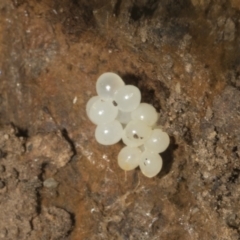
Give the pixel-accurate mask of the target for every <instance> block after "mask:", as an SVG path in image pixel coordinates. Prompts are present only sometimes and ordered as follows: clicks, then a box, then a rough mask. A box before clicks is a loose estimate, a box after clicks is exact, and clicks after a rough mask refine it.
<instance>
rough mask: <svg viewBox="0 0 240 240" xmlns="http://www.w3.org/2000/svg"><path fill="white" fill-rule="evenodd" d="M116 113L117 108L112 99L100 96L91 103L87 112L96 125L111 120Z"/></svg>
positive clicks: (114, 117)
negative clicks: (104, 98)
mask: <svg viewBox="0 0 240 240" xmlns="http://www.w3.org/2000/svg"><path fill="white" fill-rule="evenodd" d="M89 105H90V104H89ZM117 115H118V108H117V107H116V106H114V104H113V101H112V100H110V99H109V100H103V99H100V98H99V99H97V100H96V101H95V102H93V103H92V105H91V107H90V109H89V113H88V116H89V118H90V120H91V121H92V122H93V123H95V124H97V125H99V124H103V123H109V122H112V121H113V120H114V119H116V117H117Z"/></svg>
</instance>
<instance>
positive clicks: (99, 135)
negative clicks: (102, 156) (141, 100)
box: [95, 120, 123, 145]
mask: <svg viewBox="0 0 240 240" xmlns="http://www.w3.org/2000/svg"><path fill="white" fill-rule="evenodd" d="M122 132H123V128H122V125H121V123H120V122H119V121H117V120H114V121H112V122H110V123H105V124H101V125H98V126H97V127H96V130H95V138H96V140H97V142H98V143H100V144H102V145H112V144H115V143H117V142H119V141H120V140H121V137H122Z"/></svg>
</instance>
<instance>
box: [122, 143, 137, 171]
mask: <svg viewBox="0 0 240 240" xmlns="http://www.w3.org/2000/svg"><path fill="white" fill-rule="evenodd" d="M140 155H141V150H140V149H139V148H136V147H134V148H132V147H128V146H126V147H124V148H122V150H121V151H120V152H119V154H118V165H119V167H120V168H122V169H123V170H124V171H130V170H133V169H134V168H136V167H137V166H138V165H139V160H140Z"/></svg>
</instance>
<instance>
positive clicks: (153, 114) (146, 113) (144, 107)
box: [131, 103, 158, 126]
mask: <svg viewBox="0 0 240 240" xmlns="http://www.w3.org/2000/svg"><path fill="white" fill-rule="evenodd" d="M131 117H132V119H133V120H140V121H143V122H144V123H146V124H147V125H148V126H153V125H154V124H155V123H156V122H157V120H158V113H157V111H156V110H155V108H154V107H153V106H152V105H150V104H148V103H140V105H139V106H138V107H137V109H135V110H134V111H133V112H132V113H131Z"/></svg>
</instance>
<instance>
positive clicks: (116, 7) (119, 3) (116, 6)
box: [113, 0, 122, 17]
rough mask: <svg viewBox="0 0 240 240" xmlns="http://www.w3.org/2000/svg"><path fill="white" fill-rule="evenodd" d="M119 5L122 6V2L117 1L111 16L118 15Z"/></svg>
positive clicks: (120, 0)
mask: <svg viewBox="0 0 240 240" xmlns="http://www.w3.org/2000/svg"><path fill="white" fill-rule="evenodd" d="M121 4H122V0H117V3H116V4H115V6H114V9H113V14H115V16H116V17H118V15H119V13H120V8H121Z"/></svg>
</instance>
